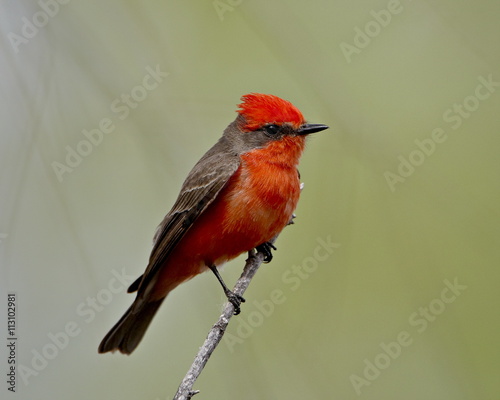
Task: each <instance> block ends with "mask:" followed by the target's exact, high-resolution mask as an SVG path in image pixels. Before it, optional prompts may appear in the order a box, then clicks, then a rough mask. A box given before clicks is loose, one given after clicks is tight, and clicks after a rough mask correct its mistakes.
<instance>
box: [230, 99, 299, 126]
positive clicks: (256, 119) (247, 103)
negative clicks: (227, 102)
mask: <svg viewBox="0 0 500 400" xmlns="http://www.w3.org/2000/svg"><path fill="white" fill-rule="evenodd" d="M241 100H242V101H243V103H241V104H239V105H238V107H239V109H238V113H239V114H240V115H242V116H243V117H244V118H245V124H244V125H243V126H242V127H241V128H242V129H243V130H245V131H253V130H255V129H258V128H260V127H262V126H264V125H266V124H282V123H285V122H289V123H291V124H292V125H293V126H294V128H298V127H300V126H301V125H302V124H303V123H304V122H305V120H304V117H303V116H302V113H301V112H300V111H299V109H298V108H297V107H295V106H294V105H293V104H292V103H290V102H289V101H286V100H283V99H280V98H279V97H277V96H273V95H271V94H260V93H250V94H246V95H244V96H242V97H241Z"/></svg>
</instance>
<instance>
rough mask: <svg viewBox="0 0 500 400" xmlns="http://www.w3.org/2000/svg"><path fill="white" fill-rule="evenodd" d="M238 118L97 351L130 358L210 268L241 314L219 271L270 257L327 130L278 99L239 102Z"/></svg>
mask: <svg viewBox="0 0 500 400" xmlns="http://www.w3.org/2000/svg"><path fill="white" fill-rule="evenodd" d="M241 100H242V101H243V102H242V103H241V104H240V105H239V110H238V116H237V117H236V120H235V121H234V122H232V123H231V124H230V125H229V126H228V127H227V128H226V130H225V131H224V134H223V135H222V137H221V138H220V139H219V141H218V142H217V143H216V144H215V145H214V146H213V147H212V148H211V149H210V150H209V151H208V152H207V153H206V154H205V155H204V156H203V157H202V158H201V160H200V161H198V163H197V164H196V165H195V166H194V168H193V169H192V170H191V172H190V173H189V175H188V177H187V178H186V181H185V182H184V184H183V185H182V188H181V192H180V194H179V197H178V198H177V200H176V202H175V204H174V206H173V207H172V209H171V210H170V212H169V213H168V214H167V215H166V216H165V218H164V219H163V221H162V222H161V224H160V226H159V227H158V229H157V231H156V234H155V236H154V245H153V250H152V252H151V256H150V258H149V264H148V266H147V268H146V271H145V272H144V274H143V275H142V276H140V277H139V278H138V279H137V280H136V281H135V282H134V283H132V285H130V287H129V288H128V292H129V293H132V292H135V291H137V296H136V298H135V301H134V303H133V304H132V305H131V306H130V308H129V309H128V310H127V312H126V313H125V314H124V315H123V317H122V318H121V319H120V320H119V321H118V322H117V323H116V325H115V326H114V327H113V328H112V329H111V330H110V331H109V333H108V334H107V335H106V337H105V338H104V339H103V340H102V342H101V344H100V345H99V353H105V352H108V351H114V350H120V351H121V352H122V353H126V354H130V353H131V352H132V351H133V350H134V349H135V348H136V347H137V345H138V344H139V342H140V341H141V339H142V337H143V335H144V333H145V332H146V329H147V327H148V325H149V324H150V322H151V320H152V318H153V316H154V315H155V313H156V311H158V308H159V307H160V305H161V303H162V302H163V300H165V297H166V296H167V294H168V293H169V292H170V291H171V290H173V289H174V288H175V287H176V286H177V285H179V284H180V283H182V282H185V281H187V280H188V279H191V278H192V277H194V276H195V275H198V274H200V273H201V272H204V271H206V270H208V269H211V270H212V271H213V272H214V273H215V275H216V276H217V278H218V279H219V281H220V283H221V284H222V287H223V289H224V293H225V294H226V296H227V298H228V300H229V301H230V302H231V303H232V304H233V305H234V308H235V314H238V313H239V305H240V303H241V302H242V301H244V299H243V298H242V297H241V296H237V295H235V294H234V293H233V292H231V291H230V290H229V289H228V288H227V286H226V285H225V284H224V282H223V281H222V278H221V277H220V275H219V273H218V271H217V267H220V266H221V265H222V264H224V263H225V262H226V261H229V260H231V259H233V258H235V257H237V256H238V255H240V254H242V253H244V252H246V251H249V250H251V249H254V248H257V249H259V250H261V251H263V252H264V254H265V255H266V259H265V261H270V259H271V258H272V254H271V248H274V247H273V246H272V244H270V243H269V241H270V240H271V239H272V238H274V237H275V236H276V235H277V234H279V233H280V232H281V230H282V229H283V228H284V227H285V226H286V225H287V224H288V223H289V221H290V220H291V218H292V213H293V211H294V210H295V207H296V206H297V202H298V200H299V195H300V181H299V173H298V170H297V166H298V163H299V158H300V156H301V154H302V151H303V150H304V147H305V139H306V136H307V135H308V134H310V133H313V132H319V131H322V130H324V129H327V128H328V126H326V125H320V124H307V123H306V122H305V120H304V117H303V116H302V113H301V112H300V111H299V110H298V109H297V108H296V107H295V106H294V105H293V104H291V103H290V102H288V101H286V100H283V99H280V98H279V97H276V96H272V95H267V94H258V93H252V94H247V95H245V96H243V97H242V98H241Z"/></svg>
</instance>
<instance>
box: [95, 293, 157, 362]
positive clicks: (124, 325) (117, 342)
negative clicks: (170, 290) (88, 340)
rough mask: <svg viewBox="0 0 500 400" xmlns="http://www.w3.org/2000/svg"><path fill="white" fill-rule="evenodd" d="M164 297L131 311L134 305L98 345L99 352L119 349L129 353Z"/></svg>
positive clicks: (140, 337) (142, 334) (135, 345)
mask: <svg viewBox="0 0 500 400" xmlns="http://www.w3.org/2000/svg"><path fill="white" fill-rule="evenodd" d="M163 300H165V298H163V299H160V300H157V301H154V302H151V303H146V304H144V305H143V306H142V307H141V308H140V309H139V310H137V311H135V312H132V309H133V307H134V305H133V304H132V305H131V306H130V308H129V309H128V310H127V311H126V312H125V314H124V315H123V317H121V318H120V320H119V321H118V322H117V323H116V324H115V326H113V328H111V330H110V331H109V332H108V334H107V335H106V336H105V337H104V339H102V341H101V344H100V345H99V349H98V351H99V353H106V352H108V351H115V350H119V351H120V352H122V353H124V354H130V353H132V352H133V351H134V349H135V348H136V347H137V345H138V344H139V342H140V341H141V339H142V337H143V336H144V333H145V332H146V329H147V328H148V326H149V324H150V323H151V320H152V319H153V317H154V315H155V314H156V312H157V311H158V308H159V307H160V305H161V303H162V302H163Z"/></svg>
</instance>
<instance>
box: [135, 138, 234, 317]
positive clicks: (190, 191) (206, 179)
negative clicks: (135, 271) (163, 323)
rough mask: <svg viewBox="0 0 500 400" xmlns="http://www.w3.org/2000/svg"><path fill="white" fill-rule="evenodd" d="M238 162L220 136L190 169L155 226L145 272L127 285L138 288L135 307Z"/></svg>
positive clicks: (151, 286) (136, 307)
mask: <svg viewBox="0 0 500 400" xmlns="http://www.w3.org/2000/svg"><path fill="white" fill-rule="evenodd" d="M239 165H240V157H239V155H238V154H237V153H235V152H234V151H233V152H231V151H230V146H229V143H227V140H226V138H225V137H222V138H221V139H220V140H219V141H218V142H217V144H216V145H215V146H214V147H212V148H211V149H210V150H209V151H208V152H207V153H206V154H205V155H204V156H203V157H202V158H201V159H200V161H198V163H197V164H196V165H195V166H194V168H193V169H192V170H191V172H190V173H189V175H188V177H187V178H186V180H185V182H184V184H183V185H182V188H181V192H180V193H179V197H178V198H177V200H176V202H175V204H174V206H173V207H172V209H171V210H170V212H169V213H168V214H167V215H166V216H165V218H164V219H163V221H162V222H161V224H160V225H159V226H158V229H157V231H156V234H155V236H154V243H153V250H152V251H151V256H150V258H149V264H148V266H147V268H146V271H145V272H144V274H143V275H142V277H140V278H139V279H138V280H137V281H136V282H134V283H133V284H132V285H131V287H130V288H129V292H131V291H135V290H134V289H138V295H137V299H136V302H135V303H134V305H135V307H134V308H135V310H138V309H140V308H141V304H142V303H143V301H141V300H143V299H144V298H146V297H147V294H148V293H149V292H150V291H151V289H152V288H153V286H154V284H155V282H156V279H157V276H158V271H159V270H160V268H161V266H162V265H163V263H164V261H165V259H166V258H167V257H168V256H169V254H170V253H171V251H172V249H173V248H174V247H175V246H176V245H177V243H179V240H181V239H182V237H183V236H184V234H185V233H186V232H187V231H188V229H189V228H190V227H191V226H192V225H193V223H194V221H196V219H197V218H198V217H199V216H200V215H201V214H202V213H203V211H205V209H206V208H207V207H208V206H209V205H210V203H212V202H213V201H214V199H215V198H216V197H217V194H218V193H219V192H220V191H221V189H222V188H223V187H224V186H225V185H226V183H227V181H228V180H229V178H230V177H231V176H232V175H233V174H234V173H235V172H236V170H237V169H238V167H239Z"/></svg>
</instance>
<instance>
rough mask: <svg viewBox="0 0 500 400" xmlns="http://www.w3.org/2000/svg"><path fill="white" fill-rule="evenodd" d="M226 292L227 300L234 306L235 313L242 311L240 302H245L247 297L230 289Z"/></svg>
mask: <svg viewBox="0 0 500 400" xmlns="http://www.w3.org/2000/svg"><path fill="white" fill-rule="evenodd" d="M224 292H225V293H226V297H227V300H228V301H229V302H230V303H231V304H232V305H233V306H234V315H238V314H239V313H240V312H241V310H240V304H241V303H244V302H245V298H244V297H243V296H240V295H239V294H236V293H234V292H232V291H230V290H227V291H224Z"/></svg>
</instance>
